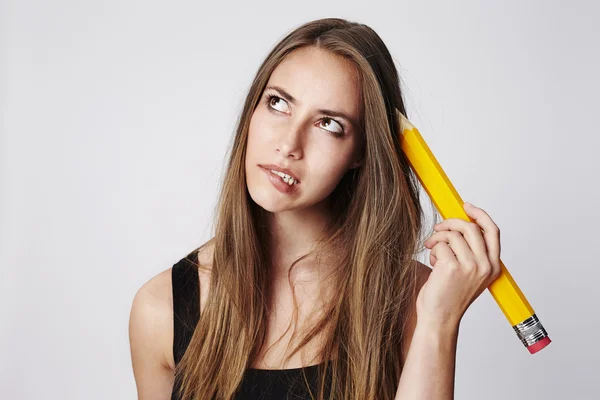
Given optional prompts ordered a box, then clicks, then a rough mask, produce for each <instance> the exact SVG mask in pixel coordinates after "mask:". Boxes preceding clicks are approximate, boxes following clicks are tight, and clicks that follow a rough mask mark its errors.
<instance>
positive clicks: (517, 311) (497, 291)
mask: <svg viewBox="0 0 600 400" xmlns="http://www.w3.org/2000/svg"><path fill="white" fill-rule="evenodd" d="M396 114H397V116H398V122H399V124H400V131H401V134H400V142H401V145H402V150H403V152H404V154H405V155H406V157H407V159H408V161H409V163H410V165H411V167H412V169H413V171H414V172H415V174H416V175H417V177H418V179H419V181H420V182H421V185H423V188H424V189H425V191H426V192H427V194H428V195H429V197H430V198H431V201H432V202H433V204H434V205H435V207H436V208H437V210H438V211H439V213H440V214H441V215H442V218H444V219H446V218H461V219H464V220H466V221H469V222H474V221H473V220H472V219H471V218H469V216H468V215H467V214H466V213H465V211H464V209H463V204H464V202H463V201H462V199H461V198H460V196H459V194H458V192H457V191H456V189H455V188H454V186H453V185H452V183H451V182H450V180H449V179H448V177H447V176H446V174H445V173H444V170H443V169H442V167H441V166H440V164H439V163H438V162H437V160H436V158H435V157H434V155H433V153H432V152H431V150H430V149H429V146H427V143H425V140H423V138H422V137H421V134H420V133H419V131H418V130H417V128H415V127H414V126H413V125H412V124H411V123H410V122H409V121H408V119H406V117H405V116H404V115H402V113H401V112H400V111H398V110H396ZM500 266H501V268H502V272H501V273H500V276H499V277H498V278H497V279H495V280H494V281H493V282H492V283H491V284H490V286H489V287H488V290H489V291H490V292H491V293H492V296H493V297H494V299H495V300H496V302H497V303H498V306H500V309H501V310H502V312H503V313H504V315H505V316H506V318H507V319H508V322H509V323H510V325H511V326H512V327H513V329H514V331H515V332H516V334H517V337H518V338H519V339H520V340H521V342H522V343H523V344H524V345H525V347H527V349H528V350H529V352H530V353H531V354H534V353H536V352H538V351H540V350H541V349H543V348H544V347H546V346H547V345H548V344H550V342H551V341H550V338H549V337H548V333H547V332H546V330H545V329H544V327H543V326H542V324H541V322H540V320H539V319H538V317H537V316H536V314H535V312H534V311H533V308H532V307H531V305H530V304H529V302H528V301H527V299H526V298H525V295H524V294H523V292H521V290H520V289H519V286H517V283H516V282H515V281H514V279H513V278H512V276H511V275H510V273H509V272H508V270H507V269H506V267H505V266H504V263H503V262H502V260H500Z"/></svg>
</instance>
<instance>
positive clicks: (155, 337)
mask: <svg viewBox="0 0 600 400" xmlns="http://www.w3.org/2000/svg"><path fill="white" fill-rule="evenodd" d="M172 301H173V300H172V292H171V269H168V270H166V271H163V272H161V273H160V274H158V275H156V276H155V277H153V278H152V279H150V280H149V281H148V282H146V283H145V284H144V285H143V286H142V287H141V288H140V289H139V290H138V292H137V293H136V294H135V297H134V299H133V304H132V306H131V314H130V317H129V343H130V348H131V362H132V367H133V374H134V377H135V382H136V387H137V394H138V400H154V399H157V400H158V399H161V400H164V399H169V398H170V397H171V391H172V390H173V380H174V375H173V366H172V363H173V361H172V358H173V356H172V354H173V351H172V347H171V346H172V343H173V313H172V312H173V307H172Z"/></svg>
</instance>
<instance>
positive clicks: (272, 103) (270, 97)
mask: <svg viewBox="0 0 600 400" xmlns="http://www.w3.org/2000/svg"><path fill="white" fill-rule="evenodd" d="M265 97H266V100H265V103H266V104H267V107H269V108H270V109H272V110H275V111H277V112H282V113H285V112H286V110H281V109H279V108H277V104H279V103H284V104H287V103H286V101H285V100H284V99H282V98H281V97H279V96H277V95H274V94H267V95H266V96H265ZM324 121H326V123H325V125H321V126H322V127H324V128H328V127H330V126H331V125H337V126H338V127H339V128H338V129H337V130H330V129H325V130H326V131H328V132H329V133H331V134H332V135H333V136H335V137H341V136H344V127H343V125H342V124H340V123H339V122H338V121H337V120H335V119H333V118H331V117H325V118H323V119H321V123H322V122H324Z"/></svg>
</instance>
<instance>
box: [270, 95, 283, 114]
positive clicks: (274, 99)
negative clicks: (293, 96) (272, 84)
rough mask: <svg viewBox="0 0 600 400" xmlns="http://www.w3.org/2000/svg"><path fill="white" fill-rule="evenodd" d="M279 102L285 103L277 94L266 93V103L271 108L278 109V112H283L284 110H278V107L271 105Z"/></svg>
mask: <svg viewBox="0 0 600 400" xmlns="http://www.w3.org/2000/svg"><path fill="white" fill-rule="evenodd" d="M280 102H284V103H285V100H283V99H282V98H281V97H279V96H275V95H274V94H269V95H267V105H268V106H269V107H271V108H273V109H275V110H277V111H280V112H285V110H280V109H278V108H276V107H273V105H274V104H275V105H276V104H277V103H280Z"/></svg>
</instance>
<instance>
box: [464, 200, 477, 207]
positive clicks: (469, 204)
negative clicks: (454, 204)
mask: <svg viewBox="0 0 600 400" xmlns="http://www.w3.org/2000/svg"><path fill="white" fill-rule="evenodd" d="M465 204H466V205H468V206H469V207H475V206H474V205H473V204H471V203H469V202H468V201H465Z"/></svg>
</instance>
